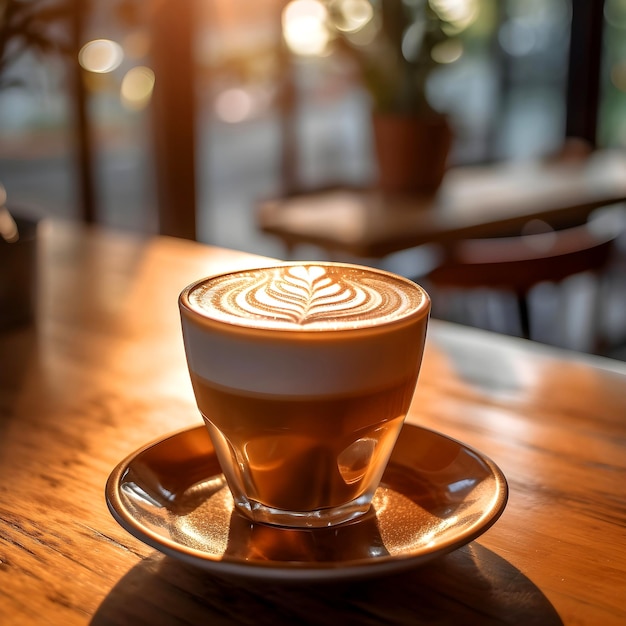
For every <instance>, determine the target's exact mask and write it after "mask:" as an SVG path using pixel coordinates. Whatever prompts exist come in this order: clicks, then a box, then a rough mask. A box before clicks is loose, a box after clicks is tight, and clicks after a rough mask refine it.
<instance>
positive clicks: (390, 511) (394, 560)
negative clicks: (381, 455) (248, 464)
mask: <svg viewBox="0 0 626 626" xmlns="http://www.w3.org/2000/svg"><path fill="white" fill-rule="evenodd" d="M507 497H508V488H507V483H506V479H505V477H504V475H503V474H502V472H501V471H500V469H499V468H498V467H497V466H496V465H495V463H493V461H491V460H490V459H488V458H486V457H485V456H483V455H482V454H480V453H479V452H477V451H476V450H473V449H472V448H470V447H468V446H466V445H464V444H462V443H460V442H458V441H455V440H453V439H450V438H449V437H446V436H445V435H441V434H439V433H436V432H434V431H431V430H427V429H424V428H420V427H417V426H413V425H410V424H405V425H404V427H403V429H402V432H401V434H400V437H399V439H398V441H397V443H396V446H395V448H394V451H393V454H392V456H391V459H390V462H389V465H388V467H387V470H386V472H385V474H384V476H383V481H382V483H381V485H380V487H379V489H378V490H377V492H376V495H375V497H374V502H373V507H372V510H371V511H370V513H368V514H366V515H365V516H364V517H362V518H360V519H359V520H358V521H355V522H352V523H348V524H343V525H340V526H334V527H330V528H318V529H310V530H309V529H289V528H280V527H273V526H266V525H261V524H253V523H252V522H250V521H249V520H248V519H246V518H244V517H243V516H241V515H240V514H239V513H237V512H236V511H234V510H233V501H232V497H231V495H230V491H229V490H228V487H227V486H226V484H225V482H224V479H223V477H222V475H221V474H220V469H219V466H218V463H217V459H216V457H215V452H214V449H213V446H212V444H211V440H210V438H209V435H208V433H207V431H206V429H205V427H204V426H199V427H196V428H192V429H188V430H184V431H181V432H178V433H174V434H172V435H169V436H166V437H164V438H162V439H159V440H158V441H156V442H154V443H151V444H148V445H147V446H144V447H143V448H141V449H140V450H138V451H136V452H135V453H133V454H131V455H130V456H129V457H127V458H126V459H125V460H124V461H122V462H121V463H120V464H119V465H118V466H117V467H116V468H115V469H114V470H113V472H112V473H111V475H110V476H109V479H108V481H107V485H106V499H107V504H108V506H109V510H110V511H111V514H112V515H113V517H114V518H115V519H116V520H117V521H118V522H119V523H120V524H121V526H122V527H123V528H125V529H126V530H127V531H128V532H129V533H131V534H132V535H134V536H135V537H137V538H138V539H140V540H141V541H143V542H145V543H146V544H148V545H149V546H152V547H153V548H156V549H157V550H159V551H161V552H163V553H164V554H166V555H168V556H170V557H173V558H176V559H181V560H182V561H185V562H186V563H189V564H191V565H195V566H198V567H201V568H203V569H205V570H208V571H211V572H214V573H217V574H219V573H222V574H230V575H233V574H234V575H238V576H246V577H253V576H255V577H261V578H268V579H269V578H273V579H285V580H296V579H297V580H314V579H318V580H322V579H326V580H327V579H331V578H335V579H336V578H356V577H363V576H376V575H380V574H383V573H388V572H392V571H395V570H399V569H402V568H406V567H414V566H417V565H421V564H423V563H425V562H426V561H429V560H431V559H433V558H435V557H437V556H440V555H442V554H445V553H447V552H450V551H452V550H455V549H457V548H459V547H461V546H462V545H465V544H467V543H469V542H470V541H472V540H473V539H475V538H476V537H478V536H479V535H481V534H482V533H484V532H485V531H486V530H487V529H488V528H489V527H490V526H491V525H492V524H493V523H494V522H495V521H496V520H497V519H498V518H499V517H500V515H501V514H502V511H503V510H504V507H505V506H506V501H507Z"/></svg>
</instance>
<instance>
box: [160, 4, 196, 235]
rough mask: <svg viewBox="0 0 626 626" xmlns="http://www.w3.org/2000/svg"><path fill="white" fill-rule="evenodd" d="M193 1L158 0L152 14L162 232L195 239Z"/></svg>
mask: <svg viewBox="0 0 626 626" xmlns="http://www.w3.org/2000/svg"><path fill="white" fill-rule="evenodd" d="M193 25H194V0H158V1H157V2H155V3H154V9H153V14H152V19H151V28H152V33H151V34H152V63H153V68H154V72H155V77H156V78H155V85H154V94H153V113H154V149H155V166H156V184H157V194H158V196H157V197H158V211H159V231H160V232H161V233H162V234H164V235H171V236H174V237H183V238H186V239H196V238H197V233H196V156H195V151H196V142H195V137H196V119H195V115H196V107H195V93H194V84H195V80H194V59H193V38H194V28H193Z"/></svg>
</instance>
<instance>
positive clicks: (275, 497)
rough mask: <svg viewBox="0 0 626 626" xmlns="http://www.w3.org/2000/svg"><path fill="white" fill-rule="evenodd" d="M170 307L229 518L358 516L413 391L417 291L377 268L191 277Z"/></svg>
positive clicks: (325, 520)
mask: <svg viewBox="0 0 626 626" xmlns="http://www.w3.org/2000/svg"><path fill="white" fill-rule="evenodd" d="M179 304H180V311H181V319H182V329H183V338H184V344H185V352H186V356H187V362H188V366H189V372H190V376H191V381H192V385H193V389H194V393H195V397H196V401H197V404H198V407H199V409H200V412H201V414H202V416H203V418H204V421H205V423H206V426H207V428H208V431H209V434H210V436H211V439H212V441H213V444H214V446H215V450H216V453H217V457H218V459H219V462H220V466H221V468H222V471H223V473H224V476H225V478H226V481H227V483H228V486H229V487H230V490H231V492H232V494H233V498H234V502H235V506H236V507H237V508H238V510H239V511H240V512H242V513H243V514H244V515H246V516H247V517H249V518H251V519H252V520H254V521H256V522H262V523H270V524H279V525H284V526H291V527H315V526H328V525H332V524H338V523H342V522H346V521H348V520H351V519H354V518H356V517H358V516H360V515H362V514H363V513H365V512H366V511H367V510H368V509H369V507H370V504H371V500H372V497H373V495H374V492H375V491H376V488H377V487H378V484H379V483H380V480H381V477H382V474H383V472H384V470H385V467H386V465H387V461H388V459H389V455H390V454H391V451H392V449H393V446H394V444H395V442H396V439H397V437H398V434H399V433H400V429H401V428H402V424H403V421H404V418H405V416H406V413H407V411H408V408H409V405H410V402H411V399H412V396H413V392H414V389H415V384H416V382H417V377H418V373H419V369H420V363H421V360H422V353H423V349H424V341H425V336H426V327H427V322H428V315H429V311H430V300H429V297H428V295H427V294H426V292H425V291H424V290H423V289H422V288H421V287H419V286H418V285H416V284H415V283H413V282H411V281H409V280H406V279H404V278H401V277H399V276H396V275H394V274H391V273H389V272H384V271H381V270H375V269H372V268H366V267H362V266H358V265H349V264H341V263H328V262H320V263H314V262H310V263H309V262H306V263H305V262H303V263H289V264H281V265H278V266H275V267H266V268H259V269H251V270H244V271H236V272H232V273H228V274H222V275H219V276H214V277H209V278H205V279H202V280H200V281H197V282H195V283H193V284H192V285H190V286H188V287H187V288H186V289H184V290H183V292H182V293H181V295H180V298H179Z"/></svg>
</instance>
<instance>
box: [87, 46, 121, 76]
mask: <svg viewBox="0 0 626 626" xmlns="http://www.w3.org/2000/svg"><path fill="white" fill-rule="evenodd" d="M123 59H124V52H123V50H122V47H121V46H120V44H118V43H117V42H115V41H111V40H110V39H94V40H93V41H89V42H87V43H86V44H85V45H84V46H83V47H82V48H81V49H80V52H79V53H78V62H79V63H80V65H81V67H83V68H84V69H86V70H87V71H88V72H94V73H96V74H106V73H107V72H112V71H113V70H115V69H117V68H118V67H119V66H120V64H121V63H122V60H123Z"/></svg>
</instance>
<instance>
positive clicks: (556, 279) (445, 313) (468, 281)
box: [419, 207, 624, 350]
mask: <svg viewBox="0 0 626 626" xmlns="http://www.w3.org/2000/svg"><path fill="white" fill-rule="evenodd" d="M623 231H624V213H623V212H622V210H621V207H620V208H611V209H610V210H609V209H602V210H599V211H598V212H597V214H594V215H592V216H591V217H590V219H589V221H588V222H587V223H585V224H582V225H579V226H574V227H570V228H567V229H563V230H547V231H546V232H541V233H537V234H530V235H524V234H520V235H518V236H514V237H495V238H490V239H469V240H464V241H461V242H458V243H457V244H455V245H454V246H453V247H452V248H450V249H449V250H447V252H446V254H445V255H444V260H443V261H442V262H441V263H439V264H438V265H437V266H435V267H434V269H432V270H430V271H429V272H428V273H427V274H426V276H423V277H421V278H420V279H419V280H420V281H421V282H422V283H423V284H424V285H425V286H426V287H427V288H428V289H429V290H430V292H431V295H432V296H433V316H435V317H443V318H447V319H453V320H454V321H461V322H462V323H469V322H468V317H467V316H466V317H465V318H464V319H463V318H462V319H454V312H453V311H451V310H450V309H448V310H446V304H447V303H450V302H451V299H450V296H451V295H452V296H456V297H457V303H458V297H459V296H460V297H466V298H467V297H472V296H473V297H474V300H476V296H477V295H478V296H479V299H480V300H482V304H483V305H484V304H485V303H486V295H487V294H492V295H493V294H494V293H496V294H499V295H503V294H507V293H508V294H512V295H513V296H514V298H515V300H514V302H515V305H516V309H517V310H516V312H515V314H516V316H517V321H518V329H519V331H520V332H517V333H516V332H514V331H513V332H512V331H511V330H510V328H509V330H508V331H507V330H504V332H509V334H521V336H523V337H525V338H528V339H532V338H535V332H534V331H535V328H534V327H533V323H532V319H531V318H532V316H531V314H530V310H529V296H530V295H531V292H532V291H533V290H534V289H535V287H537V286H538V285H540V284H541V283H555V284H562V283H563V282H564V281H565V280H566V279H569V278H570V277H572V276H574V275H577V274H582V273H592V274H593V275H594V276H596V277H598V276H599V275H600V274H601V273H602V271H603V270H605V269H606V268H607V266H608V264H609V262H610V260H611V258H612V255H613V251H614V245H615V242H616V240H617V238H618V237H619V235H620V234H621V233H622V232H623ZM481 295H482V298H481V297H480V296H481ZM600 300H601V298H600V296H597V297H595V298H593V303H594V305H599V304H600ZM598 313H599V311H598V310H597V309H596V310H594V311H593V315H592V317H593V321H594V323H595V321H596V320H597V317H598ZM470 325H479V326H480V325H482V326H486V327H488V326H489V324H485V323H484V320H483V323H472V324H470ZM500 330H502V329H500ZM593 334H594V335H595V329H593ZM593 341H594V343H597V340H596V339H595V338H594V340H593ZM594 350H595V346H594Z"/></svg>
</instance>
